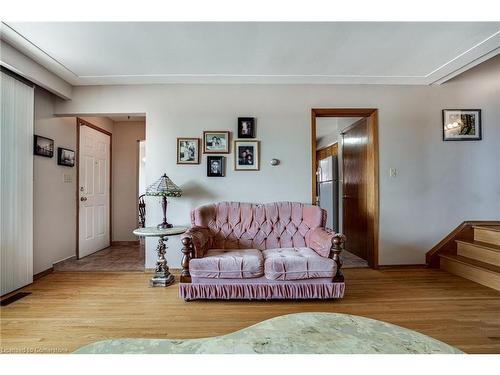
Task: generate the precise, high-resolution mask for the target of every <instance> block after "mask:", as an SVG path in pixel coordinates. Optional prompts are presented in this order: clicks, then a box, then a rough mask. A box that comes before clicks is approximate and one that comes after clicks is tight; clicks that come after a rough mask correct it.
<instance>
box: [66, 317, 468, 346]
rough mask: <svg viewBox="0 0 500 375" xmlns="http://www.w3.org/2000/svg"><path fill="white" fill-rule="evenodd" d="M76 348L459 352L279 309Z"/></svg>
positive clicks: (351, 322) (399, 330) (377, 328)
mask: <svg viewBox="0 0 500 375" xmlns="http://www.w3.org/2000/svg"><path fill="white" fill-rule="evenodd" d="M76 353H86V354H92V353H94V354H97V353H130V354H133V353H151V354H152V353H169V354H174V353H176V354H181V353H186V354H194V353H204V354H215V353H218V354H231V353H238V354H245V353H251V354H258V353H266V354H321V353H329V354H339V353H343V354H368V353H372V354H382V353H385V354H397V353H402V354H424V353H425V354H459V353H462V352H461V351H460V350H458V349H456V348H454V347H453V346H450V345H448V344H445V343H444V342H441V341H438V340H436V339H433V338H432V337H429V336H426V335H423V334H421V333H418V332H415V331H412V330H409V329H406V328H403V327H399V326H396V325H394V324H389V323H386V322H382V321H380V320H374V319H369V318H364V317H361V316H355V315H347V314H333V313H300V314H290V315H282V316H278V317H276V318H272V319H269V320H265V321H263V322H260V323H257V324H255V325H253V326H251V327H248V328H244V329H242V330H240V331H237V332H234V333H230V334H228V335H224V336H216V337H208V338H202V339H183V340H175V339H166V338H165V339H145V338H137V339H132V338H129V339H124V338H120V339H114V340H105V341H99V342H95V343H93V344H89V345H86V346H84V347H82V348H80V349H78V350H77V351H76Z"/></svg>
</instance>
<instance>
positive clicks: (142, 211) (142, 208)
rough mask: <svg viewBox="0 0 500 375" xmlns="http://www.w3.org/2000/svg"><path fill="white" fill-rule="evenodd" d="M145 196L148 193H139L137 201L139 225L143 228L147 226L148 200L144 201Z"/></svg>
mask: <svg viewBox="0 0 500 375" xmlns="http://www.w3.org/2000/svg"><path fill="white" fill-rule="evenodd" d="M145 196H146V194H142V195H139V199H138V203H137V208H138V210H139V225H140V227H141V228H144V227H146V202H145V201H144V197H145ZM165 221H166V218H165Z"/></svg>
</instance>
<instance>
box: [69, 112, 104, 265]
mask: <svg viewBox="0 0 500 375" xmlns="http://www.w3.org/2000/svg"><path fill="white" fill-rule="evenodd" d="M81 126H88V127H89V128H92V129H94V130H97V131H98V132H101V133H103V134H106V135H107V136H109V245H110V246H111V243H112V239H113V226H112V223H113V221H112V218H113V189H112V184H113V178H112V176H113V134H112V133H111V132H109V131H107V130H105V129H102V128H100V127H98V126H96V125H94V124H91V123H90V122H88V121H85V120H84V119H81V118H79V117H77V118H76V167H77V168H76V259H80V127H81Z"/></svg>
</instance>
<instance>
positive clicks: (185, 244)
mask: <svg viewBox="0 0 500 375" xmlns="http://www.w3.org/2000/svg"><path fill="white" fill-rule="evenodd" d="M192 249H193V243H192V241H191V238H189V237H184V238H183V239H182V254H183V255H182V261H181V266H182V271H181V283H190V282H191V274H190V273H189V261H190V260H191V251H192Z"/></svg>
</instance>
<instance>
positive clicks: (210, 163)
mask: <svg viewBox="0 0 500 375" xmlns="http://www.w3.org/2000/svg"><path fill="white" fill-rule="evenodd" d="M225 160H226V158H225V157H224V156H207V177H224V175H225V169H226V163H225Z"/></svg>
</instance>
